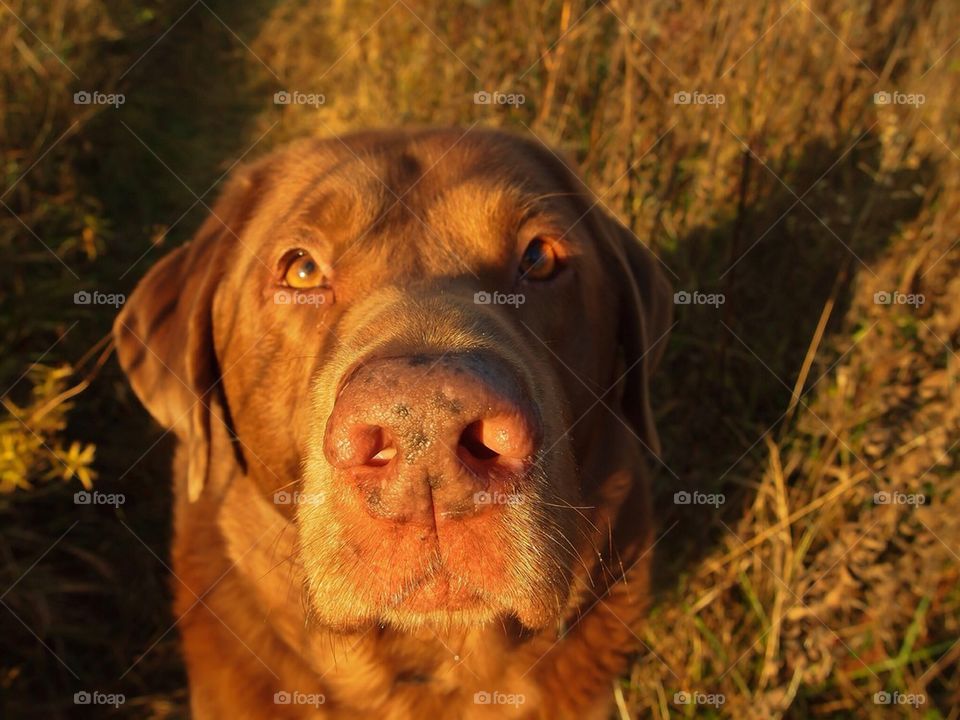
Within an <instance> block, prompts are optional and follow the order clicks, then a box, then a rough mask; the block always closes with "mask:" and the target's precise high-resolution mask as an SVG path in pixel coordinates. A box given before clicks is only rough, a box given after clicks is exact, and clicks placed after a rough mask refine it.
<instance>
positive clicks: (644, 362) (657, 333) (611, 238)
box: [601, 214, 673, 455]
mask: <svg viewBox="0 0 960 720" xmlns="http://www.w3.org/2000/svg"><path fill="white" fill-rule="evenodd" d="M601 225H602V227H603V230H604V233H603V234H604V235H605V236H606V240H607V243H608V245H609V247H610V248H611V251H612V253H613V256H614V258H615V260H616V266H615V267H616V273H617V275H618V276H619V277H618V280H619V282H618V286H619V305H620V312H619V317H618V319H617V335H618V337H619V341H620V347H621V348H622V351H623V360H624V371H625V372H626V377H625V378H624V390H623V396H622V402H623V410H624V413H625V414H626V416H627V419H628V420H629V421H630V423H631V424H632V425H633V427H634V429H635V430H636V431H637V433H638V434H639V435H640V438H641V439H642V440H643V442H644V443H645V444H646V446H647V448H648V449H649V450H650V451H652V452H653V453H654V454H655V455H659V454H660V438H659V435H658V434H657V428H656V424H655V423H654V418H653V409H652V408H651V406H650V377H651V376H652V374H653V371H654V370H655V369H656V368H657V365H658V364H659V363H660V359H661V358H662V357H663V353H664V350H665V349H666V346H667V337H666V336H667V334H668V333H669V332H670V328H671V327H672V325H671V323H672V320H673V294H672V293H673V288H672V287H671V286H670V283H669V281H668V280H667V278H666V276H665V275H664V273H663V271H662V270H661V268H660V261H659V260H657V258H656V257H655V256H654V254H653V253H652V252H651V251H650V250H649V249H648V248H647V247H645V246H644V245H643V244H642V243H641V242H640V240H638V239H637V237H636V236H635V235H634V234H633V233H631V232H630V231H629V230H628V229H627V228H625V227H624V226H623V225H622V224H621V223H619V222H618V221H617V220H615V219H613V218H612V217H610V216H608V215H606V214H602V220H601Z"/></svg>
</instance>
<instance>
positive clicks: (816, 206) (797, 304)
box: [654, 134, 935, 602]
mask: <svg viewBox="0 0 960 720" xmlns="http://www.w3.org/2000/svg"><path fill="white" fill-rule="evenodd" d="M855 140H856V136H853V137H850V138H849V139H848V140H847V142H846V144H843V145H838V146H830V145H827V144H825V143H822V142H811V143H810V144H808V145H806V146H805V147H804V148H802V150H801V151H800V152H799V154H798V155H797V156H796V157H795V158H787V159H785V160H784V161H783V162H782V163H781V164H780V166H778V167H773V168H771V169H767V168H766V167H764V166H763V165H761V164H759V163H758V162H756V161H755V159H754V158H753V157H751V158H750V160H749V161H748V162H747V163H745V168H746V169H745V171H744V172H745V174H746V176H747V177H748V181H747V182H746V183H745V184H743V185H742V186H741V192H742V193H744V195H743V202H742V203H741V212H740V213H739V214H738V216H737V217H733V218H730V219H729V221H728V222H727V223H725V224H724V225H721V226H718V227H714V228H697V229H696V230H694V231H693V232H692V233H690V234H689V235H688V236H687V237H684V238H682V239H681V240H680V241H679V242H677V243H676V248H675V249H673V250H667V251H661V253H660V254H661V256H662V257H663V259H664V261H665V262H666V264H667V265H668V266H669V267H670V268H671V269H673V270H674V272H676V274H677V275H678V276H679V277H680V280H679V281H676V280H675V281H674V282H675V284H676V287H677V289H678V290H680V289H685V290H687V291H689V292H691V293H692V292H693V291H695V290H696V291H699V292H701V293H706V294H710V293H720V294H722V295H723V296H724V299H725V301H724V302H723V304H720V305H719V306H711V305H696V304H689V305H678V306H677V307H676V310H677V313H676V315H677V317H676V319H677V320H678V325H677V326H676V328H675V329H674V333H673V336H672V338H671V342H670V347H669V349H668V351H667V354H666V357H665V358H664V361H663V364H662V366H661V369H660V370H659V371H658V374H657V376H656V385H657V386H656V388H655V391H654V392H655V395H656V398H657V401H658V402H657V404H656V405H655V406H656V407H659V408H661V414H660V421H659V427H660V430H661V436H662V444H663V447H664V453H665V455H664V462H665V466H666V468H668V469H663V468H661V469H660V470H659V475H658V477H659V478H660V480H659V482H657V483H656V484H655V486H656V487H657V488H658V492H657V497H656V500H655V508H656V512H657V517H658V521H659V524H660V532H663V531H664V530H666V529H667V528H669V527H671V525H672V524H673V523H674V522H675V521H676V523H677V524H676V526H675V528H674V529H673V530H672V531H671V532H670V533H669V535H668V536H667V537H664V539H663V542H662V543H661V545H659V546H658V552H657V555H656V560H655V572H654V576H655V585H656V587H657V592H658V595H660V596H661V597H662V598H664V599H666V600H667V601H668V602H669V597H670V593H671V591H672V590H673V589H674V588H675V587H676V584H677V579H678V576H679V575H681V574H682V573H684V572H685V571H688V570H690V569H692V568H693V567H695V566H696V564H697V563H698V562H699V561H700V560H701V559H702V558H703V557H705V556H706V555H707V554H708V553H709V552H710V551H711V550H712V549H713V547H714V542H716V540H717V538H719V537H721V536H724V535H727V534H728V533H729V530H728V528H727V527H724V524H725V525H726V526H728V527H729V528H733V527H735V526H736V523H737V520H738V518H740V517H741V515H742V514H743V512H744V510H745V508H747V507H748V506H749V504H750V503H751V502H752V500H753V496H754V491H755V489H756V487H757V485H758V483H759V480H760V476H761V474H762V472H763V469H764V466H765V462H766V455H767V450H766V447H765V443H764V442H763V436H764V435H765V434H766V433H772V434H774V435H775V434H776V433H779V432H781V431H782V430H783V429H785V426H784V424H785V423H789V421H790V420H791V419H792V416H790V417H786V419H785V416H786V411H787V408H788V407H789V405H790V402H791V397H792V391H793V388H794V386H795V384H796V383H797V380H798V378H799V377H800V373H801V369H802V366H803V363H804V358H805V357H806V355H807V353H808V350H809V348H810V344H811V341H812V339H813V338H814V337H815V336H816V329H817V326H818V323H819V321H820V319H821V314H822V312H823V310H824V307H825V305H826V304H827V302H828V300H829V299H830V298H831V297H832V298H833V301H834V307H833V310H832V312H831V313H830V315H829V320H828V322H827V324H826V328H825V332H824V336H823V339H822V341H821V342H820V344H819V347H818V349H817V356H816V357H817V359H816V362H814V364H813V366H812V367H811V369H810V372H809V374H808V375H807V377H806V378H805V381H804V386H803V390H802V392H803V393H806V392H809V391H811V390H813V389H814V387H816V386H817V385H818V381H819V380H820V379H821V378H822V377H825V376H826V375H827V374H828V372H829V370H830V369H831V366H832V365H833V363H835V362H836V361H837V360H838V359H839V358H840V352H842V350H840V351H838V350H837V348H835V347H834V342H833V341H834V340H842V339H848V338H850V337H856V336H857V332H858V331H859V330H861V329H865V328H858V327H850V324H849V322H847V321H846V319H845V318H846V314H847V310H848V309H849V305H850V301H851V297H852V294H853V292H854V289H855V286H856V284H857V283H858V282H861V281H862V282H868V283H869V282H871V281H873V280H874V271H873V270H872V269H871V264H872V263H873V261H874V260H875V259H876V258H878V257H880V256H882V254H883V252H884V250H885V248H886V247H887V246H888V245H889V243H890V240H891V238H892V236H893V234H894V233H895V232H897V229H898V226H899V225H900V224H902V223H905V222H907V221H909V220H911V219H913V218H915V217H916V215H917V214H918V212H919V211H920V207H921V199H922V198H921V196H920V195H919V194H918V193H917V192H916V190H915V188H916V187H918V186H919V187H925V186H926V185H927V184H928V183H929V181H930V180H931V179H932V177H933V176H934V170H935V169H934V168H933V167H930V166H927V165H922V166H921V167H920V168H918V169H917V170H911V171H906V170H900V171H897V172H895V173H888V174H884V173H881V172H880V170H879V169H878V168H879V164H880V157H879V151H880V143H879V140H878V138H876V137H875V136H873V135H869V134H868V135H866V136H864V137H863V139H861V140H860V142H859V143H857V144H856V146H855V147H854V149H853V150H852V151H850V152H849V153H848V154H847V155H845V156H844V152H845V151H846V150H847V148H849V147H850V145H852V144H853V142H854V141H855ZM841 156H843V159H842V160H840V161H839V162H837V158H840V157H841ZM835 162H837V164H836V166H835V167H833V163H835ZM747 166H749V167H747ZM774 172H775V173H776V174H777V175H778V176H779V177H781V178H786V179H787V180H786V183H783V182H781V180H780V179H778V177H775V176H774V174H773V173H774ZM785 184H786V185H789V186H790V189H787V187H786V186H785ZM744 188H745V189H744ZM808 189H809V193H807V191H808ZM791 190H792V192H791ZM798 196H799V197H800V198H802V202H798V201H797V198H798ZM886 289H887V290H891V291H892V290H895V288H886ZM827 382H829V380H824V383H823V386H825V385H826V383H827ZM821 387H822V386H821ZM811 397H812V395H810V396H806V397H805V398H804V396H803V395H801V399H805V400H806V401H807V402H809V400H810V398H811ZM799 407H800V409H801V410H802V409H803V406H802V405H800V406H799ZM786 427H789V425H787V426H786ZM694 491H699V492H700V493H703V494H714V495H715V494H718V493H719V494H723V495H724V496H725V502H723V503H722V504H721V505H720V506H719V507H714V506H710V505H699V506H698V505H696V504H695V503H691V504H681V503H680V502H678V500H681V498H676V497H675V493H677V492H685V493H688V494H689V495H690V496H691V497H692V494H693V493H694ZM682 499H684V500H685V499H686V497H683V498H682Z"/></svg>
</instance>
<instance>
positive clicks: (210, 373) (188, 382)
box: [113, 163, 262, 502]
mask: <svg viewBox="0 0 960 720" xmlns="http://www.w3.org/2000/svg"><path fill="white" fill-rule="evenodd" d="M261 166H262V163H261ZM260 175H262V173H260ZM260 179H261V178H260V177H259V175H258V172H257V171H256V170H254V169H251V170H249V171H245V172H241V174H239V175H238V176H236V177H235V178H233V179H231V181H230V182H229V183H228V185H227V188H226V189H225V191H224V192H223V194H222V195H221V196H220V198H219V199H218V200H217V202H216V204H215V205H214V207H213V212H212V214H211V215H210V216H209V217H208V218H207V219H206V221H205V222H204V223H203V225H202V226H201V227H200V230H199V231H198V232H197V234H196V236H195V237H194V239H193V240H192V241H191V242H189V243H187V244H186V245H183V246H181V247H179V248H177V249H176V250H174V251H173V252H171V253H170V254H169V255H167V256H166V257H164V258H163V259H162V260H161V261H160V262H159V263H157V264H156V265H155V266H154V267H153V268H151V269H150V271H149V272H148V273H147V274H146V275H145V276H144V278H143V279H142V280H141V281H140V283H139V284H138V285H137V287H136V288H135V289H134V291H133V293H132V294H131V296H130V298H129V300H128V301H127V302H126V304H125V305H124V308H123V310H122V311H121V312H120V314H119V315H118V316H117V319H116V320H115V321H114V324H113V337H114V342H115V344H116V348H117V357H118V359H119V361H120V366H121V367H122V368H123V371H124V372H125V373H126V375H127V377H128V378H129V380H130V384H131V386H132V387H133V391H134V392H135V393H136V395H137V397H138V398H140V401H141V402H142V403H143V405H144V406H145V407H146V408H147V410H148V411H149V412H150V414H151V415H153V417H154V418H155V419H156V420H157V422H159V423H160V424H161V425H163V426H164V427H165V428H167V429H169V430H172V431H173V432H175V433H176V434H177V436H178V437H179V438H180V440H181V441H183V442H184V443H185V444H186V446H187V451H188V457H189V465H188V474H187V494H188V497H189V498H190V500H191V502H192V501H195V500H196V499H197V498H199V496H200V493H201V491H202V490H203V484H204V482H205V481H206V477H207V467H208V464H209V451H210V421H211V405H220V410H221V414H223V413H222V411H223V410H224V409H225V404H224V403H222V391H221V389H220V382H219V381H220V367H219V363H218V362H217V357H216V353H215V350H214V343H213V311H212V308H213V299H214V296H215V294H216V291H217V287H218V286H219V283H220V280H221V278H222V276H223V271H224V268H225V266H226V263H227V258H228V256H229V253H230V250H231V249H232V248H233V247H234V245H235V243H236V242H237V236H239V235H240V233H241V232H242V230H243V227H244V225H245V224H246V222H247V220H248V219H249V218H250V216H251V214H252V212H253V209H254V206H255V204H256V199H257V195H258V194H259V192H258V191H259V189H260V186H261V184H262V182H258V180H260Z"/></svg>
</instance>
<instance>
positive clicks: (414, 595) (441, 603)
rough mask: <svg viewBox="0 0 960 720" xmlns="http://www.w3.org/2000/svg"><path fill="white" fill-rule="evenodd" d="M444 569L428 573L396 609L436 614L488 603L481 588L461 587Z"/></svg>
mask: <svg viewBox="0 0 960 720" xmlns="http://www.w3.org/2000/svg"><path fill="white" fill-rule="evenodd" d="M456 586H457V583H456V581H455V579H454V578H453V577H451V575H450V573H449V572H448V571H446V570H444V569H440V570H439V571H437V572H432V573H427V574H425V575H424V576H423V577H421V578H420V580H419V581H418V582H417V583H415V584H414V586H413V587H412V588H410V589H408V590H407V591H406V592H404V594H403V596H402V597H400V598H398V599H397V600H396V602H395V603H393V605H394V607H396V608H403V609H404V610H408V611H413V612H424V613H435V612H437V611H441V612H442V611H450V612H454V611H457V610H466V609H470V608H475V607H477V606H479V605H484V604H486V602H487V599H486V597H485V596H484V593H483V592H482V591H481V590H480V589H479V588H469V587H460V588H459V589H454V588H455V587H456Z"/></svg>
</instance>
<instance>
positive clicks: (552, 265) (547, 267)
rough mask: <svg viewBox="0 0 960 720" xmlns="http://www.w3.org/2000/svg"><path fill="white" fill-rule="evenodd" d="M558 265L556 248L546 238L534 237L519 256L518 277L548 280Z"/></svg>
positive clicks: (555, 271)
mask: <svg viewBox="0 0 960 720" xmlns="http://www.w3.org/2000/svg"><path fill="white" fill-rule="evenodd" d="M559 267H560V262H559V259H558V257H557V250H556V248H555V247H554V246H553V244H552V243H550V242H549V241H547V240H544V239H543V238H539V237H538V238H534V239H533V240H531V241H530V244H529V245H527V248H526V250H524V251H523V256H522V257H521V258H520V277H521V278H527V279H528V280H549V279H550V278H552V277H553V276H554V275H556V273H557V270H558V269H559Z"/></svg>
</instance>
